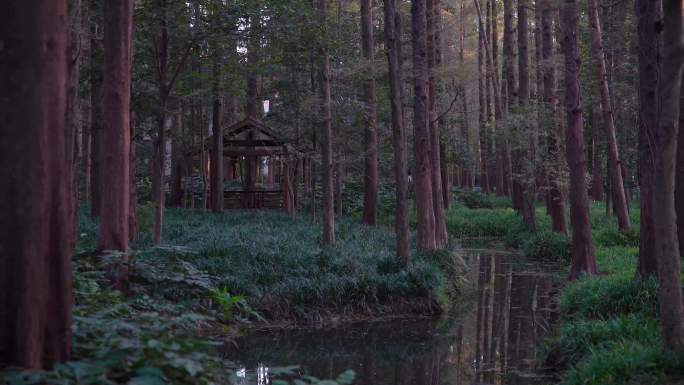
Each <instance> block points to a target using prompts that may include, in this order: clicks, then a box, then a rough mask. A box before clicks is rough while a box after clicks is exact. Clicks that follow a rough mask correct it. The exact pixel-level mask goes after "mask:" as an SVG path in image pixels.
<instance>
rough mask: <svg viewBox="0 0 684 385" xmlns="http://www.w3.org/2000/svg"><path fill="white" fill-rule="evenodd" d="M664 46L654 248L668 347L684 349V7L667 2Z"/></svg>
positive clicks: (660, 70) (664, 20)
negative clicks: (682, 173)
mask: <svg viewBox="0 0 684 385" xmlns="http://www.w3.org/2000/svg"><path fill="white" fill-rule="evenodd" d="M663 18H664V19H663V26H664V29H663V40H662V42H663V46H662V53H663V56H662V62H661V65H660V69H659V75H660V76H661V77H660V78H661V79H663V81H661V82H659V83H658V92H657V102H656V103H657V111H658V112H659V124H658V128H657V130H656V131H655V135H654V138H655V145H656V148H655V151H654V154H655V157H654V160H655V162H654V164H655V173H654V183H653V202H652V204H653V217H654V229H655V243H654V249H655V254H656V258H657V264H658V278H659V280H660V286H659V291H658V302H659V304H660V324H661V327H662V334H663V343H664V345H665V347H666V348H667V349H671V350H675V351H679V352H681V351H682V350H684V322H683V321H684V309H683V307H682V287H681V277H680V270H681V269H680V265H681V261H680V257H681V256H680V253H679V252H680V250H679V242H678V239H677V216H676V213H675V174H676V170H675V168H676V160H677V159H676V158H677V135H678V130H679V113H680V111H679V103H680V100H679V97H680V92H681V90H680V87H681V80H682V64H683V60H684V57H683V55H682V52H683V50H684V41H683V40H682V36H683V29H684V28H683V27H682V3H681V1H679V0H665V1H663Z"/></svg>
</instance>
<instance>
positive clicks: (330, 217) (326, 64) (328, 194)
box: [318, 0, 335, 244]
mask: <svg viewBox="0 0 684 385" xmlns="http://www.w3.org/2000/svg"><path fill="white" fill-rule="evenodd" d="M327 1H328V0H318V11H319V15H320V20H322V22H323V23H325V20H326V19H327V8H328V7H327ZM319 54H320V55H319V58H320V61H321V62H320V75H319V77H320V93H321V94H320V96H321V117H320V119H321V130H322V133H321V134H322V135H321V136H322V137H323V143H322V146H321V147H322V150H323V151H322V152H323V154H322V155H323V159H322V168H323V243H325V244H334V243H335V196H334V188H333V187H334V186H333V174H334V172H333V136H332V106H331V103H332V102H331V96H330V53H329V52H328V49H327V48H323V49H321V52H320V53H319Z"/></svg>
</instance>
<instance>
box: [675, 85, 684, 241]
mask: <svg viewBox="0 0 684 385" xmlns="http://www.w3.org/2000/svg"><path fill="white" fill-rule="evenodd" d="M679 111H684V82H683V85H682V90H681V91H680V95H679ZM679 127H684V114H682V113H680V114H679ZM680 138H682V139H681V140H679V138H678V141H677V170H676V171H675V172H676V176H675V209H676V210H677V223H678V224H680V225H678V227H677V241H678V243H679V250H680V252H681V250H684V134H682V135H680Z"/></svg>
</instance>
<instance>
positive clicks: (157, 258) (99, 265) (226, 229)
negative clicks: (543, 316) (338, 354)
mask: <svg viewBox="0 0 684 385" xmlns="http://www.w3.org/2000/svg"><path fill="white" fill-rule="evenodd" d="M151 218H152V212H151V209H150V208H149V207H145V206H143V207H141V210H140V218H139V219H140V223H141V230H142V236H141V239H140V240H139V241H138V242H136V244H135V245H134V248H133V251H132V254H133V256H132V265H131V269H130V270H131V277H130V281H131V284H130V290H129V292H128V293H125V294H124V293H122V292H120V291H117V290H114V289H112V288H111V287H110V283H109V282H110V277H109V276H108V271H111V270H112V268H113V265H114V264H116V262H117V260H118V256H117V255H110V256H104V257H103V256H94V255H92V254H91V253H89V251H91V250H93V249H94V247H95V245H96V237H97V232H98V226H97V224H96V223H95V222H93V221H92V220H91V219H90V218H89V217H88V216H87V215H82V216H81V234H80V235H81V239H80V242H79V244H78V246H77V249H76V254H77V255H76V257H74V291H75V293H74V294H75V305H76V306H75V309H74V328H73V330H74V336H73V361H72V362H69V363H66V364H63V365H59V366H58V367H56V368H55V370H54V371H52V372H45V373H19V374H16V373H15V374H12V373H9V372H4V373H3V377H2V378H0V383H5V382H7V383H9V384H17V385H18V384H38V383H41V384H42V383H48V384H86V383H98V384H107V383H129V384H137V385H143V384H151V385H158V384H198V385H199V384H212V383H228V382H229V377H230V376H232V375H233V374H234V373H233V369H234V368H235V366H234V365H232V363H230V362H228V361H227V360H225V359H223V358H222V357H221V354H220V349H221V346H223V344H225V343H226V340H230V338H231V336H235V335H237V334H239V333H240V330H241V329H243V328H245V327H249V326H257V325H258V326H264V325H275V324H277V325H278V326H287V325H292V324H294V323H302V322H303V323H314V322H316V323H322V322H325V323H326V324H329V323H331V322H338V321H345V320H359V319H369V318H379V317H396V316H408V315H415V314H420V315H428V314H434V313H437V312H440V311H443V310H445V308H446V307H447V306H448V303H449V298H450V297H452V296H455V295H456V294H457V293H458V292H459V291H460V289H461V288H462V286H463V285H464V284H465V283H464V281H463V280H462V279H460V278H459V277H461V274H462V273H464V271H463V269H465V266H464V265H463V263H462V261H461V260H460V258H459V257H457V256H456V254H454V253H449V252H441V253H435V254H432V255H424V256H415V257H414V260H413V263H412V264H411V265H410V266H409V267H408V268H405V269H402V268H401V267H400V266H399V265H398V264H397V263H396V261H395V257H394V238H393V237H394V235H393V232H392V231H391V230H390V229H388V228H369V227H366V226H362V225H359V224H358V223H356V222H354V221H352V220H351V219H344V218H343V219H341V220H339V221H338V222H337V241H338V242H337V244H336V246H335V247H327V246H322V245H321V243H320V236H321V231H320V224H318V225H316V224H312V223H310V222H309V221H308V219H301V220H294V221H293V220H291V219H289V218H288V217H287V216H285V215H283V214H281V213H279V212H265V211H250V212H227V213H225V214H221V215H216V214H204V213H200V212H194V213H193V212H191V211H188V210H181V209H169V210H168V211H167V215H166V218H165V228H164V243H163V244H162V245H161V246H158V247H154V246H153V245H152V243H151V240H150V230H151V226H152V220H151ZM269 369H270V371H271V373H273V374H279V375H282V376H283V377H284V378H297V376H296V374H297V373H296V372H298V371H297V370H296V369H293V368H269ZM352 377H353V376H350V374H349V373H344V374H343V375H341V377H339V378H338V379H337V380H336V381H333V382H325V383H326V384H328V383H330V384H334V383H339V384H347V383H349V382H350V381H351V378H352ZM255 381H256V380H255ZM300 381H301V379H300ZM277 383H278V384H283V382H277ZM297 383H298V384H317V383H318V381H317V380H316V379H314V378H311V377H307V378H306V381H304V382H297Z"/></svg>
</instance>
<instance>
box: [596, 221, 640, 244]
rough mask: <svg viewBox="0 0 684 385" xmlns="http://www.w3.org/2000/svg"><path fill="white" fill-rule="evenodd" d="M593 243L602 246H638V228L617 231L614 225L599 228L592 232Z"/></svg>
mask: <svg viewBox="0 0 684 385" xmlns="http://www.w3.org/2000/svg"><path fill="white" fill-rule="evenodd" d="M592 233H593V238H594V242H596V244H598V245H602V246H639V227H638V226H633V227H632V228H631V229H630V230H627V231H621V230H618V228H617V226H615V225H607V226H605V225H604V226H600V227H598V228H595V229H594V230H593V231H592Z"/></svg>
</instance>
